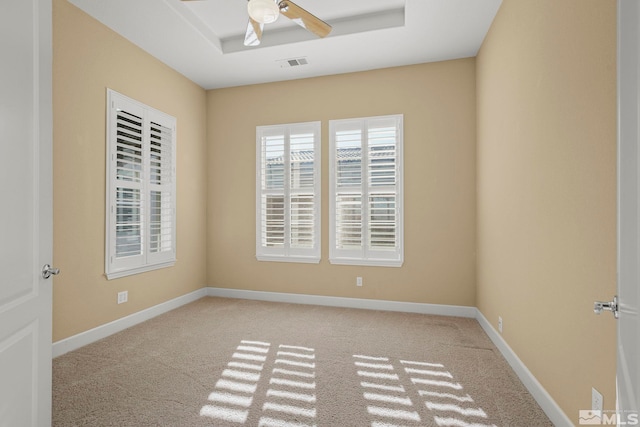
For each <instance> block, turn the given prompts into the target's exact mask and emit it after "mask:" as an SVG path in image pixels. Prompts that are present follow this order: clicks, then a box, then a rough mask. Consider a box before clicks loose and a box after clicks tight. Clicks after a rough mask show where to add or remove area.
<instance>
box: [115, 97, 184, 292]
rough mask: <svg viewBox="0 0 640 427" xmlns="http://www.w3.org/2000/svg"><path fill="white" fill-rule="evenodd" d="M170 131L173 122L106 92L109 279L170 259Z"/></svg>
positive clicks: (172, 166) (172, 247)
mask: <svg viewBox="0 0 640 427" xmlns="http://www.w3.org/2000/svg"><path fill="white" fill-rule="evenodd" d="M175 129H176V120H175V118H173V117H171V116H167V115H166V114H164V113H161V112H159V111H156V110H154V109H152V108H150V107H147V106H145V105H143V104H140V103H138V102H137V101H134V100H132V99H129V98H127V97H125V96H124V95H121V94H119V93H117V92H115V91H112V90H108V91H107V224H106V256H105V271H106V275H107V277H108V278H109V279H112V278H116V277H121V276H125V275H129V274H135V273H140V272H144V271H148V270H152V269H156V268H161V267H166V266H170V265H173V263H174V261H175Z"/></svg>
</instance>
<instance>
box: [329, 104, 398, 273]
mask: <svg viewBox="0 0 640 427" xmlns="http://www.w3.org/2000/svg"><path fill="white" fill-rule="evenodd" d="M402 121H403V116H402V115H394V116H383V117H370V118H362V119H348V120H331V121H330V122H329V132H330V147H329V152H330V154H329V156H330V160H331V163H330V166H329V169H330V178H329V181H330V184H329V185H330V200H329V212H330V214H329V218H330V220H329V225H330V242H329V244H330V247H329V260H330V262H332V263H334V264H356V265H379V266H393V267H398V266H401V265H402V262H403V222H402V207H403V204H402V195H403V194H402V141H403V138H402V128H403V127H402Z"/></svg>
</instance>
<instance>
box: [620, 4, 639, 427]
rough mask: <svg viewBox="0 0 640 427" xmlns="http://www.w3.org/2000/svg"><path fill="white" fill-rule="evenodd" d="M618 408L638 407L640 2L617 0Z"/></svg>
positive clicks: (632, 420) (625, 414) (628, 417)
mask: <svg viewBox="0 0 640 427" xmlns="http://www.w3.org/2000/svg"><path fill="white" fill-rule="evenodd" d="M618 115H619V117H618V118H619V122H618V298H619V310H620V312H619V314H620V318H619V319H618V320H619V321H618V367H617V386H618V410H619V424H623V423H625V422H626V423H627V424H637V423H638V410H639V409H640V362H639V361H640V314H639V308H640V2H638V0H618Z"/></svg>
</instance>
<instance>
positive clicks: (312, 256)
mask: <svg viewBox="0 0 640 427" xmlns="http://www.w3.org/2000/svg"><path fill="white" fill-rule="evenodd" d="M256 256H257V258H258V260H261V261H289V262H319V261H320V122H309V123H297V124H290V125H277V126H258V127H257V128H256Z"/></svg>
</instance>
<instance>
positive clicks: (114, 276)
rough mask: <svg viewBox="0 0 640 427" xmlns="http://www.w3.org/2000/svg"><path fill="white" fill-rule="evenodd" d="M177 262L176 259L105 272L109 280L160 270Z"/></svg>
mask: <svg viewBox="0 0 640 427" xmlns="http://www.w3.org/2000/svg"><path fill="white" fill-rule="evenodd" d="M175 263H176V261H175V260H172V261H167V262H163V263H160V264H153V265H145V266H144V267H136V268H129V269H126V270H119V271H114V272H110V273H105V276H107V280H111V279H118V278H120V277H126V276H133V275H134V274H140V273H146V272H148V271H153V270H159V269H161V268H167V267H173V266H174V264H175Z"/></svg>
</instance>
